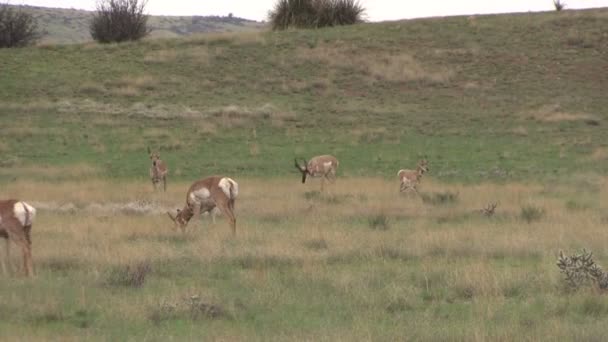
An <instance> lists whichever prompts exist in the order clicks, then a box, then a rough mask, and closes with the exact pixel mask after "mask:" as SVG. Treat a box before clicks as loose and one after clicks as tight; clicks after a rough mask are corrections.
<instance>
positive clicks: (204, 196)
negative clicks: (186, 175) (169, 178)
mask: <svg viewBox="0 0 608 342" xmlns="http://www.w3.org/2000/svg"><path fill="white" fill-rule="evenodd" d="M209 197H211V193H210V192H209V189H207V188H200V189H197V190H194V191H192V192H191V193H190V200H191V201H192V202H194V203H201V202H204V201H206V200H208V199H209Z"/></svg>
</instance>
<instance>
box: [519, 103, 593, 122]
mask: <svg viewBox="0 0 608 342" xmlns="http://www.w3.org/2000/svg"><path fill="white" fill-rule="evenodd" d="M526 117H531V118H534V119H535V120H538V121H543V122H562V121H583V120H597V118H596V117H595V116H594V115H591V114H588V113H572V112H567V111H564V110H562V108H561V106H560V105H559V104H550V105H544V106H542V107H540V108H538V109H536V110H533V111H530V112H528V113H527V114H526Z"/></svg>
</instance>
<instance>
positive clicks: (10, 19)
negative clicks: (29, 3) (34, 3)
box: [0, 4, 40, 48]
mask: <svg viewBox="0 0 608 342" xmlns="http://www.w3.org/2000/svg"><path fill="white" fill-rule="evenodd" d="M39 37H40V34H39V33H38V24H37V22H36V19H35V18H34V16H32V15H31V14H29V13H26V12H24V11H22V10H21V9H17V7H14V6H9V5H8V4H0V48H11V47H22V46H27V45H30V44H33V43H35V42H36V40H38V38H39Z"/></svg>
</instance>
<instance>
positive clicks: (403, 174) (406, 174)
mask: <svg viewBox="0 0 608 342" xmlns="http://www.w3.org/2000/svg"><path fill="white" fill-rule="evenodd" d="M428 171H430V169H429V166H428V162H427V161H426V159H422V160H421V161H419V162H418V165H417V166H416V170H399V172H398V173H397V176H399V180H401V187H400V192H403V191H405V190H407V189H413V190H414V191H415V192H416V193H418V189H417V188H416V187H417V186H418V183H420V180H421V179H422V175H423V174H424V173H425V172H428Z"/></svg>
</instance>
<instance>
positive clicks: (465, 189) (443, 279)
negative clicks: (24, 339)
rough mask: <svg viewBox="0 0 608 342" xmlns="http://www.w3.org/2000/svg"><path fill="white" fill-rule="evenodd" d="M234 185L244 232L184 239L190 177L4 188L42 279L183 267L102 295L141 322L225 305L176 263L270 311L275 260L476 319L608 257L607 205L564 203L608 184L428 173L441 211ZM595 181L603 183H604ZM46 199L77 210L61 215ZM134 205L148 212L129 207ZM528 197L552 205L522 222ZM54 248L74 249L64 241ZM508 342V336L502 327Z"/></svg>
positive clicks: (367, 192)
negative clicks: (231, 286)
mask: <svg viewBox="0 0 608 342" xmlns="http://www.w3.org/2000/svg"><path fill="white" fill-rule="evenodd" d="M581 177H582V178H588V177H586V176H581ZM236 180H237V181H238V182H239V185H240V195H239V198H238V199H237V203H236V208H237V209H236V210H237V220H238V221H237V222H238V227H237V237H236V239H233V238H232V237H231V233H230V229H229V226H228V223H227V222H226V220H225V219H224V218H223V217H221V216H220V217H218V220H217V223H216V224H215V225H213V224H212V223H211V221H210V219H209V218H202V219H201V220H200V221H199V220H196V219H195V220H193V221H192V222H191V224H190V226H189V231H188V233H187V235H186V236H185V237H184V236H182V234H181V233H180V232H179V231H175V230H174V229H173V226H172V222H171V221H170V220H169V219H168V218H167V217H166V215H165V214H164V211H165V210H170V209H173V208H178V207H181V206H182V205H183V203H184V201H185V199H184V194H185V191H186V189H187V188H188V186H189V185H190V183H189V182H172V183H171V186H170V187H169V189H168V191H167V192H166V193H162V192H154V191H153V190H152V186H151V185H150V184H149V183H148V182H143V181H142V182H110V181H105V180H91V181H87V182H64V183H55V184H49V183H44V182H26V181H23V180H20V181H16V182H15V183H11V184H8V185H7V186H6V187H4V188H3V189H2V190H1V192H0V198H5V197H16V198H21V199H24V200H27V201H31V202H34V204H35V205H38V209H39V215H38V218H37V221H36V223H35V225H34V230H33V232H34V233H33V240H34V246H35V248H34V258H35V267H37V269H38V273H39V276H38V277H41V276H44V275H45V274H48V273H49V272H51V271H53V270H59V271H61V270H64V269H68V270H69V269H70V268H73V269H74V270H80V271H78V272H81V271H82V272H84V271H83V270H86V272H85V273H86V277H87V278H91V277H92V278H93V279H94V281H95V283H100V282H102V281H104V277H105V274H106V273H105V272H107V270H108V269H109V268H111V267H114V266H120V265H123V266H124V265H127V264H132V263H137V262H142V261H147V262H151V263H152V264H153V265H156V266H155V267H159V266H158V265H167V266H163V267H164V268H162V269H158V268H157V269H155V271H156V272H160V273H161V274H164V273H166V272H179V273H178V274H179V277H178V278H176V279H175V280H176V281H177V282H176V283H174V282H173V281H171V282H166V280H162V279H161V280H157V281H162V282H160V283H159V282H155V283H154V284H155V285H154V286H153V289H154V291H153V292H151V293H148V292H146V293H148V294H147V295H146V296H141V295H139V297H138V298H139V299H138V304H137V305H135V304H134V303H126V302H125V301H124V299H123V298H122V297H121V296H120V295H119V296H116V295H114V296H110V297H108V298H103V303H101V302H99V300H100V299H97V300H98V301H97V302H96V304H95V305H96V306H95V307H96V308H97V309H96V310H102V311H103V312H112V313H113V314H114V315H117V316H118V317H136V318H140V320H141V319H142V317H143V319H144V320H145V317H147V316H148V314H147V313H146V310H149V309H150V308H151V307H156V306H158V303H159V302H160V301H162V300H178V299H179V298H182V297H184V296H190V295H193V294H195V295H200V296H201V297H203V298H205V299H206V300H210V301H211V302H215V303H226V298H225V291H223V290H222V289H220V288H217V287H215V286H214V285H213V284H214V282H215V281H217V278H214V277H216V276H213V275H209V277H211V278H210V279H216V280H212V281H211V282H209V281H210V280H209V279H207V277H208V275H207V274H206V273H205V276H204V277H203V278H202V280H195V283H196V284H198V283H197V282H199V281H200V282H201V283H200V285H196V286H189V287H188V288H184V287H183V286H180V285H179V284H180V283H182V282H184V281H185V280H186V279H188V277H189V275H188V274H190V273H194V272H199V271H200V270H194V269H189V268H187V266H184V267H185V268H184V269H182V268H180V266H179V264H180V263H182V262H184V263H190V264H192V263H194V264H195V265H200V266H201V267H204V268H209V269H211V268H212V267H215V266H213V265H217V264H222V265H224V264H225V265H226V266H222V267H228V268H235V267H236V269H237V270H238V274H239V279H240V281H239V287H246V288H249V289H251V291H254V292H255V294H254V295H252V297H248V298H252V299H250V300H255V302H256V303H259V304H257V305H261V306H262V307H266V306H269V305H270V306H273V305H275V304H278V303H285V302H286V301H287V302H289V301H293V300H294V298H293V297H286V295H287V292H286V289H285V288H283V286H285V285H284V284H283V283H282V282H281V281H279V282H277V278H276V277H277V273H276V272H275V271H276V269H275V268H280V269H282V270H283V271H281V273H280V274H282V275H283V276H285V277H286V278H281V279H282V281H286V280H285V279H292V278H293V279H294V280H293V281H294V282H295V283H298V282H299V281H302V282H305V283H306V284H308V283H311V282H312V283H313V284H327V286H330V288H331V289H333V291H337V293H339V294H340V295H341V296H342V295H344V296H346V298H348V300H349V301H354V302H356V303H359V305H362V306H363V307H365V308H368V309H372V310H379V311H380V312H386V310H404V309H403V308H410V309H408V310H422V311H420V312H419V313H420V314H422V315H424V314H425V311H424V309H421V308H423V307H426V306H427V305H437V304H436V303H455V305H462V303H468V304H467V305H471V308H472V310H474V311H475V312H476V315H477V316H478V317H479V319H483V320H492V317H494V315H498V314H499V313H500V311H501V308H503V305H504V304H505V303H506V302H507V301H509V300H513V296H520V295H521V296H524V297H523V298H524V299H523V301H524V303H525V301H526V299H525V298H528V297H527V296H530V298H533V296H535V294H536V293H539V292H541V291H542V292H543V293H547V294H555V293H556V291H559V290H558V288H559V286H558V285H559V282H560V281H561V280H560V278H561V277H560V275H559V273H558V272H557V269H556V268H555V267H554V261H555V255H556V254H557V252H558V251H559V250H561V249H565V250H571V249H573V248H579V247H581V246H584V247H586V248H588V249H591V250H593V251H596V252H597V253H596V255H597V257H598V258H599V260H600V261H601V260H606V255H605V254H604V253H603V251H604V245H605V243H604V242H605V241H606V238H608V233H607V232H606V229H605V224H602V223H601V219H602V214H603V212H604V211H602V208H601V207H598V206H594V205H593V206H591V207H589V208H586V209H581V210H575V211H573V210H569V209H567V208H566V205H565V203H566V202H567V201H568V200H573V199H575V200H585V199H587V200H591V201H592V203H608V195H606V192H599V193H598V192H590V193H581V192H580V191H579V190H577V189H576V188H575V187H572V185H569V184H565V185H564V184H551V185H550V186H549V187H547V186H545V185H543V184H525V183H512V184H504V185H498V184H479V185H459V184H443V183H438V182H435V181H433V179H432V178H430V177H426V178H425V179H424V180H423V183H422V184H421V187H420V191H421V192H423V193H427V194H431V193H443V192H448V191H449V192H452V193H457V194H458V199H457V201H455V202H451V203H445V204H438V205H433V204H428V203H424V202H423V201H422V200H421V199H420V198H419V197H418V196H415V195H400V194H399V191H398V187H399V184H398V181H397V179H393V180H385V179H379V178H350V179H349V178H346V179H345V178H339V179H338V180H337V182H336V183H335V184H331V185H329V186H328V187H327V191H326V193H324V194H319V193H317V192H316V191H315V190H317V189H318V188H319V181H318V180H312V181H310V182H308V183H307V184H305V185H302V184H300V180H299V177H297V176H295V175H294V177H293V178H288V179H274V180H262V179H238V178H237V179H236ZM594 182H596V183H597V184H599V185H601V186H606V185H608V179H606V177H599V178H596V179H595V180H594ZM490 202H498V203H499V206H498V208H497V212H496V214H495V216H494V217H491V218H488V217H485V216H483V215H481V214H480V213H479V211H478V210H479V209H481V208H482V207H484V206H485V205H486V204H487V203H490ZM51 203H55V204H63V205H65V204H66V203H68V204H69V203H73V204H74V205H73V206H72V207H70V210H61V209H60V208H58V207H57V206H51V205H49V204H51ZM132 203H136V204H139V205H141V206H145V205H148V206H151V207H153V209H154V210H151V211H144V212H137V211H132V210H122V209H121V207H122V206H128V205H129V204H132ZM526 205H535V206H538V207H542V208H544V209H545V210H546V216H545V217H543V218H542V219H541V220H540V221H537V222H533V223H526V222H524V221H523V220H521V219H520V218H519V212H520V209H521V207H522V206H526ZM603 209H604V210H605V208H603ZM377 215H383V216H385V217H386V218H387V220H388V227H387V229H385V230H381V229H373V227H372V226H371V225H370V224H369V218H370V217H374V216H377ZM59 244H61V245H63V246H78V247H77V248H57V246H58V245H59ZM17 258H18V256H16V255H13V260H12V262H13V263H17ZM169 265H171V266H169ZM234 265H237V266H234ZM238 265H241V266H238ZM167 267H172V268H176V267H177V270H175V271H173V270H172V269H169V268H167ZM214 269H216V270H217V269H218V268H217V267H215V268H214ZM296 270H297V271H296ZM68 272H69V271H68ZM72 272H76V271H72ZM215 272H217V271H215ZM235 272H237V271H235ZM40 274H42V275H40ZM67 274H70V273H67ZM197 274H200V273H197ZM386 276H389V277H390V280H389V281H388V282H387V283H386V286H381V287H380V288H377V285H376V284H379V283H378V282H379V281H380V284H385V283H384V280H383V279H384V277H386ZM157 277H158V276H157ZM159 289H160V290H159ZM85 291H90V289H89V288H85V287H83V289H82V292H83V294H82V297H83V298H84V297H86V295H85V294H84V293H85ZM146 291H147V290H146ZM155 291H160V295H158V294H157V292H155ZM290 291H291V290H290ZM295 291H296V292H297V290H295ZM119 293H120V292H119ZM129 293H131V294H132V293H134V292H129ZM289 293H291V292H289ZM421 293H422V294H423V295H422V297H421ZM49 298H52V297H49ZM253 298H255V299H253ZM421 298H426V299H421ZM80 300H81V301H86V300H85V299H80ZM336 300H337V299H336ZM446 301H447V302H446ZM37 302H38V303H39V304H40V303H42V304H40V306H39V307H38V308H37V309H36V310H38V311H36V312H38V314H37V315H38V316H44V315H45V314H46V313H49V312H50V313H55V312H62V310H65V309H62V305H60V304H62V303H60V302H56V301H53V300H50V299H45V300H42V299H40V300H37ZM273 303H274V304H273ZM338 303H339V305H343V304H342V303H341V302H338ZM459 303H460V304H459ZM518 303H519V302H518ZM17 304H18V303H17ZM17 304H15V305H17ZM81 305H82V304H81ZM278 305H282V304H278ZM442 305H448V304H442ZM84 307H87V306H86V305H85V306H84ZM393 307H395V309H392V308H393ZM397 312H399V311H397ZM353 314H355V313H353ZM354 317H358V315H357V314H355V315H354ZM367 319H368V320H369V319H371V317H368V318H367ZM355 323H356V322H353V324H355ZM360 323H361V324H363V323H364V322H363V321H361V322H360ZM419 324H422V325H423V326H424V324H426V323H424V320H422V321H421V322H420V323H419ZM355 325H356V324H355ZM484 326H485V325H484V324H481V325H480V324H479V323H475V324H473V327H474V328H475V329H477V330H479V331H478V334H480V336H486V335H487V334H488V333H489V332H488V330H487V329H484V328H483V327H484ZM499 326H500V327H501V328H504V329H506V327H505V326H503V325H499ZM542 327H543V328H542V329H550V327H551V325H549V326H545V325H543V326H542ZM428 328H429V329H430V328H431V327H430V326H429V327H428ZM336 329H338V331H341V328H340V327H337V328H336ZM367 329H371V327H370V326H369V324H367V325H365V326H364V327H360V328H354V330H353V331H351V333H350V334H352V336H361V333H363V332H364V331H365V330H367ZM518 329H519V328H518ZM336 333H337V332H336V331H333V330H332V331H328V332H327V334H329V335H333V334H336ZM347 335H349V334H347ZM28 336H29V335H28ZM221 336H223V337H225V335H221ZM297 336H298V337H302V335H297ZM322 336H326V335H325V333H322ZM467 336H470V335H467ZM491 336H496V334H494V333H492V334H491ZM504 336H506V337H508V336H513V335H512V334H509V333H507V332H505V335H504ZM486 337H487V336H486ZM243 338H244V337H237V338H236V339H237V340H241V339H243ZM480 339H482V340H483V338H480Z"/></svg>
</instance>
